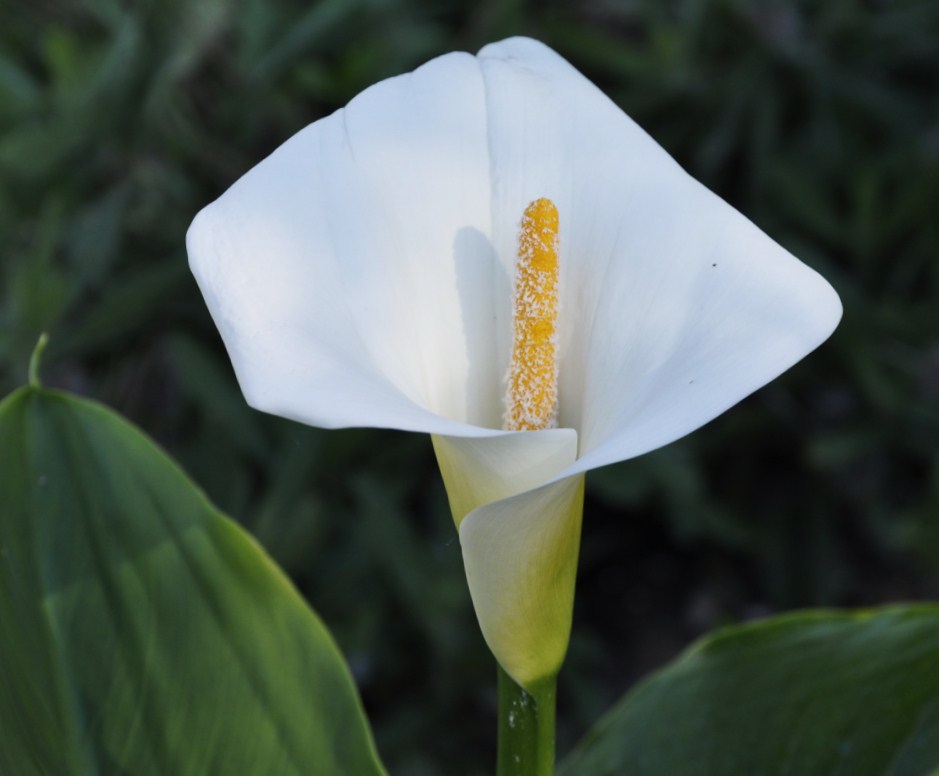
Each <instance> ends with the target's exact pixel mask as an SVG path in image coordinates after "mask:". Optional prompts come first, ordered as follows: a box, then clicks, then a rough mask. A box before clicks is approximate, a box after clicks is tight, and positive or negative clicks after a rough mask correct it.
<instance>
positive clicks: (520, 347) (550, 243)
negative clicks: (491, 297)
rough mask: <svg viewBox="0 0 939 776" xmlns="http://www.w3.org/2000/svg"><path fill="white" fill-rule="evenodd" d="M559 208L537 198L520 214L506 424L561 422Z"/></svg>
mask: <svg viewBox="0 0 939 776" xmlns="http://www.w3.org/2000/svg"><path fill="white" fill-rule="evenodd" d="M558 274H559V273H558V209H557V207H555V205H554V203H553V202H552V201H551V200H550V199H546V198H541V199H536V200H535V201H534V202H532V203H531V204H530V205H529V206H528V207H527V208H525V214H524V215H523V216H522V223H521V230H520V233H519V239H518V260H517V261H516V264H515V295H514V308H513V309H514V314H513V326H514V339H513V343H512V365H511V367H510V368H509V378H508V391H507V395H506V409H505V419H504V427H505V428H506V429H508V430H510V431H536V430H538V429H544V428H554V427H555V426H557V415H558V360H557V321H558V285H559V282H558Z"/></svg>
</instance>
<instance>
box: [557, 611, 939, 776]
mask: <svg viewBox="0 0 939 776" xmlns="http://www.w3.org/2000/svg"><path fill="white" fill-rule="evenodd" d="M936 772H939V606H933V605H920V606H906V607H900V606H898V607H891V608H886V609H881V610H873V611H868V612H860V613H855V614H846V613H832V612H809V613H796V614H790V615H784V616H781V617H777V618H774V619H770V620H766V621H763V622H760V623H755V624H749V625H743V626H738V627H732V628H727V629H725V630H722V631H719V632H718V633H717V634H715V635H713V636H710V637H708V638H705V639H704V640H703V641H701V642H700V643H699V644H697V645H696V646H694V647H692V648H691V649H690V650H689V651H688V652H686V653H685V654H684V655H683V656H682V657H680V658H679V659H678V660H677V661H676V662H674V663H673V664H672V665H670V666H669V667H667V668H666V669H665V670H663V671H662V672H660V673H659V674H657V675H656V676H654V677H652V678H651V679H649V680H648V681H646V682H645V683H644V684H642V685H640V686H639V687H638V688H637V689H636V690H635V691H633V692H631V693H630V694H629V695H627V696H626V698H625V699H624V700H623V701H621V702H620V704H619V705H618V706H617V707H615V708H614V709H613V711H612V712H610V713H609V714H608V715H607V716H606V717H605V718H604V719H602V720H601V721H600V723H599V724H598V725H597V726H596V727H595V728H594V730H593V731H591V732H590V733H589V734H588V735H587V736H586V738H585V739H584V740H583V741H582V742H581V743H580V744H579V745H578V747H577V748H576V749H575V750H574V752H572V753H571V755H570V756H569V757H568V758H567V760H566V761H565V762H564V765H563V767H562V769H561V774H562V776H602V775H606V774H610V776H612V775H613V774H617V775H619V774H629V776H644V775H647V774H648V775H653V774H654V776H664V775H665V774H681V776H696V775H698V774H700V775H701V776H704V775H705V774H706V775H707V776H737V775H738V774H739V775H740V776H763V775H766V776H769V774H774V775H776V774H778V775H780V776H782V774H787V775H791V776H835V775H836V774H840V775H841V776H875V774H876V776H886V775H887V774H890V775H891V776H925V775H926V774H933V773H936Z"/></svg>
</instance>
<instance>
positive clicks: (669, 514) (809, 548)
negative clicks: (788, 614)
mask: <svg viewBox="0 0 939 776" xmlns="http://www.w3.org/2000/svg"><path fill="white" fill-rule="evenodd" d="M2 14H3V22H2V24H0V235H2V237H0V251H2V253H0V390H2V392H3V393H6V392H8V391H9V390H11V389H12V388H14V387H15V386H17V385H19V384H21V383H22V382H23V381H24V379H25V375H26V365H27V361H28V356H29V352H30V350H31V349H32V346H33V344H34V343H35V340H36V338H37V336H38V334H39V332H40V331H42V330H48V331H49V332H50V334H51V336H52V340H51V344H50V347H49V350H48V352H47V356H46V359H45V366H44V375H45V382H46V383H47V384H49V385H53V386H56V387H62V388H67V389H69V390H72V391H76V392H78V393H81V394H85V395H89V396H93V397H95V398H97V399H99V400H101V401H103V402H105V403H107V404H109V405H111V406H113V407H115V408H116V409H118V410H119V411H120V412H122V413H124V414H125V415H127V416H128V417H129V418H130V419H132V420H133V421H134V422H136V423H137V424H138V425H140V426H141V427H142V428H143V429H144V430H145V431H146V432H147V433H149V434H150V435H152V436H154V437H155V438H156V439H157V440H158V441H160V442H161V443H162V444H163V445H164V446H165V447H166V448H167V449H168V450H169V451H170V453H172V454H173V455H174V456H175V457H177V458H178V459H179V460H180V462H181V463H182V464H183V465H184V467H185V468H186V469H187V470H188V471H189V472H190V473H191V474H192V475H193V477H194V478H195V479H196V480H197V481H198V482H199V483H200V484H201V485H203V486H204V487H205V488H206V490H207V491H208V493H209V494H210V496H211V497H212V498H213V499H214V500H215V502H216V503H217V504H218V505H219V506H220V507H221V508H222V509H224V510H226V511H228V512H229V513H231V514H233V515H234V516H236V517H237V518H238V519H240V520H241V521H242V522H243V523H244V524H245V525H246V526H247V527H248V528H249V529H250V530H251V531H253V532H254V533H255V534H256V535H257V536H258V537H259V538H260V539H261V540H262V541H263V542H264V544H265V545H266V546H267V547H268V549H269V550H270V552H271V553H273V555H274V556H275V557H276V558H277V559H278V560H279V561H280V562H281V563H282V564H283V565H284V567H285V568H286V569H287V570H288V571H289V572H290V574H291V575H292V576H293V577H294V578H295V580H297V582H298V584H299V585H300V587H301V589H302V590H303V591H304V592H305V594H306V595H307V596H308V598H309V600H310V601H311V602H312V603H313V605H314V606H315V607H316V608H317V610H318V611H319V612H320V613H321V615H322V616H323V618H324V619H325V621H326V622H327V623H328V624H329V626H330V627H331V628H332V629H333V631H334V633H335V635H336V637H337V639H338V641H339V642H340V644H341V646H342V648H343V650H344V651H345V653H346V655H347V658H348V660H349V662H350V664H351V667H352V670H353V673H354V675H355V677H356V679H357V681H358V683H359V686H360V688H361V691H362V693H363V696H364V700H365V704H366V706H367V708H368V710H369V712H370V715H371V718H372V720H373V723H374V727H375V732H376V736H377V739H378V743H379V748H380V750H381V751H382V753H383V756H384V759H385V761H386V763H387V764H388V766H389V768H390V769H391V771H392V772H393V773H395V774H405V775H409V774H425V773H427V774H429V773H437V772H443V773H450V772H469V771H471V770H472V769H473V768H476V769H478V770H483V769H486V768H488V767H489V765H490V763H491V760H492V755H493V748H494V729H495V718H494V715H495V690H494V686H495V683H494V671H493V669H492V666H491V665H490V662H489V658H488V657H487V654H486V651H485V647H484V645H483V642H482V639H481V637H480V636H479V634H478V629H477V626H476V623H475V620H474V617H473V614H472V610H471V607H470V604H469V599H468V595H467V592H466V587H465V582H464V580H463V576H462V569H461V563H460V553H459V546H458V543H457V541H456V538H455V535H454V531H453V527H452V523H451V522H450V519H449V515H448V513H447V508H446V500H445V497H444V493H443V489H442V486H441V484H440V482H439V478H438V474H437V473H436V469H435V466H434V461H433V455H432V452H431V449H430V443H429V440H428V439H426V438H424V437H420V436H411V435H406V434H401V433H394V432H373V431H347V432H328V433H327V432H322V431H318V430H315V429H307V428H303V427H301V426H298V425H296V424H292V423H289V422H286V421H281V420H278V419H275V418H269V417H266V416H263V415H260V414H259V413H256V412H254V411H252V410H249V409H248V408H247V407H246V405H245V404H244V402H243V400H242V398H241V395H240V393H239V391H238V389H237V386H236V384H235V381H234V376H233V374H232V371H231V368H230V366H229V364H228V361H227V359H226V357H225V355H224V353H223V351H222V348H221V343H220V340H219V338H218V336H217V334H216V331H215V328H214V326H213V325H212V322H211V321H210V319H209V317H208V313H207V312H206V310H205V308H204V305H203V304H202V301H201V298H200V297H199V293H198V291H197V289H196V286H195V283H194V282H193V280H192V278H191V277H190V275H189V273H188V269H187V266H186V257H185V250H184V245H183V238H184V234H185V230H186V227H187V226H188V224H189V221H190V220H191V218H192V216H193V215H194V214H195V212H196V211H197V210H198V209H199V208H200V207H201V206H202V205H203V204H205V203H206V202H208V201H210V200H211V199H213V198H214V197H215V196H217V195H218V194H219V193H221V192H222V191H223V190H224V189H225V188H227V186H228V185H230V184H231V183H232V182H233V181H234V180H235V179H236V178H237V177H238V176H239V175H241V174H242V173H243V172H244V171H245V170H247V169H248V168H249V167H250V166H252V165H253V164H254V163H256V162H257V161H258V160H260V159H261V158H262V157H263V156H264V155H266V154H267V153H269V152H270V151H271V150H273V149H274V148H275V147H276V146H277V145H279V144H280V143H281V142H282V141H284V140H285V139H286V138H287V137H289V136H290V135H291V134H293V133H294V132H295V131H297V130H298V129H300V128H301V127H303V126H304V125H306V124H307V123H309V122H310V121H313V120H314V119H316V118H318V117H320V116H322V115H324V114H326V113H328V112H330V111H332V110H333V109H335V108H336V107H339V106H340V105H342V104H344V103H345V102H346V101H347V100H348V99H349V98H350V97H351V96H353V95H354V94H355V93H357V92H358V91H360V90H361V89H363V88H365V87H366V86H368V85H369V84H371V83H373V82H374V81H376V80H378V79H380V78H383V77H385V76H389V75H393V74H396V73H399V72H402V71H406V70H409V69H411V68H413V67H415V66H416V65H418V64H420V63H421V62H423V61H425V60H427V59H429V58H430V57H433V56H435V55H437V54H440V53H443V52H446V51H449V50H452V49H465V50H470V51H474V50H476V49H477V48H479V47H480V46H481V45H483V44H484V43H486V42H489V41H492V40H496V39H499V38H502V37H505V36H507V35H510V34H518V33H521V34H528V35H532V36H534V37H538V38H540V39H542V40H544V41H545V42H547V43H548V44H550V45H552V46H553V47H554V48H556V49H557V50H558V51H559V52H560V53H561V54H563V55H564V56H565V57H567V58H568V59H569V60H570V61H571V62H573V63H574V64H575V65H576V66H577V67H578V68H580V69H581V70H582V71H583V72H584V73H585V74H587V75H588V76H589V77H590V78H592V79H593V80H594V81H596V82H597V83H598V84H599V85H600V86H601V87H602V88H603V89H604V90H605V91H607V93H608V94H610V95H611V96H612V97H613V98H614V99H615V100H616V101H617V102H618V103H619V104H620V105H621V106H622V107H623V108H624V109H625V110H626V111H627V112H628V113H629V114H630V115H631V116H632V117H633V118H635V119H636V120H637V121H638V122H639V123H640V124H641V125H642V126H643V127H645V128H646V129H647V130H648V131H649V132H650V133H651V134H652V135H653V136H654V137H655V138H656V139H657V140H658V141H659V142H660V143H662V144H663V145H664V146H665V147H666V149H667V150H668V151H669V152H670V153H672V154H673V155H674V156H675V157H676V158H677V159H678V160H679V162H681V163H682V164H683V165H684V166H685V167H686V168H687V169H688V170H689V171H690V172H691V173H692V174H694V175H695V176H696V177H698V178H699V179H700V180H702V181H703V182H704V183H705V184H706V185H707V186H709V187H710V188H712V189H714V190H715V191H717V192H718V193H719V194H720V195H721V196H723V197H724V198H725V199H727V200H728V201H730V202H731V204H733V205H734V206H735V207H737V208H738V209H740V210H741V211H743V212H744V213H745V214H746V215H747V216H748V217H750V218H751V219H752V220H754V221H755V222H756V223H757V224H758V225H759V226H761V227H762V228H763V229H764V230H766V231H767V232H769V234H770V235H772V236H773V237H774V238H775V239H777V240H778V241H779V242H781V243H782V244H783V245H785V246H786V247H787V248H789V249H790V250H791V251H792V252H793V253H795V254H796V255H797V256H799V257H800V258H802V259H803V260H804V261H805V262H807V263H808V264H809V265H811V266H813V267H815V268H816V269H818V270H819V271H820V272H821V273H822V274H823V275H825V276H826V277H827V278H829V280H830V281H831V282H832V283H833V285H834V286H835V288H836V289H837V290H838V291H839V292H840V294H841V296H842V299H843V301H844V305H845V319H844V321H843V323H842V324H841V327H840V328H839V329H838V331H837V332H836V333H835V335H834V336H833V338H832V339H831V340H830V341H829V342H828V343H826V344H825V345H824V346H823V347H822V348H821V349H820V350H819V351H818V352H817V353H815V354H813V355H812V356H810V357H809V358H808V359H807V360H806V361H804V362H803V363H801V364H800V365H799V366H797V367H796V368H794V369H793V370H791V371H790V372H789V373H788V374H787V375H786V376H785V377H784V378H782V379H781V380H779V381H777V382H775V383H773V384H772V385H771V386H769V387H767V388H765V389H763V390H762V391H760V392H759V393H757V394H756V395H755V396H753V397H751V398H750V399H748V400H746V401H745V402H744V403H743V404H742V405H740V406H738V407H737V408H735V409H734V410H733V411H731V412H730V413H728V414H727V415H726V416H724V417H722V418H721V419H719V420H717V421H715V422H714V423H712V424H711V425H710V426H708V427H707V428H706V429H704V430H703V431H700V432H698V433H696V434H694V435H693V436H691V437H690V438H688V439H685V440H683V441H681V442H679V443H676V444H674V445H671V446H670V447H668V448H666V449H664V450H662V451H659V452H657V453H654V454H652V455H649V456H646V457H644V458H642V459H639V460H636V461H633V462H627V463H624V464H620V465H617V466H613V467H609V468H607V469H604V470H601V471H598V472H593V473H591V475H590V476H589V477H588V503H587V514H586V519H585V527H584V544H583V550H582V562H581V572H580V579H579V591H578V600H577V610H576V614H575V618H576V622H575V630H574V637H573V640H572V644H571V652H570V657H569V660H568V664H567V667H566V669H565V672H564V674H563V676H562V680H561V687H560V731H559V733H560V742H561V748H562V750H564V749H567V748H568V747H569V746H570V745H571V744H572V743H573V742H574V741H575V740H576V738H577V737H578V736H579V735H580V734H581V733H582V732H583V731H584V730H585V729H586V727H587V726H588V725H589V724H590V723H591V722H592V721H593V720H594V719H595V718H596V717H597V716H598V715H599V714H600V712H601V711H602V710H604V709H605V708H606V707H607V706H608V705H609V704H610V703H611V702H612V701H613V700H614V699H615V698H616V697H617V696H618V695H619V694H620V693H621V692H622V691H624V690H625V689H626V688H627V687H629V686H631V684H632V683H633V682H635V680H636V679H637V678H638V677H639V676H641V675H642V674H644V673H645V672H647V671H648V670H650V669H651V668H653V667H656V666H659V665H661V664H663V663H664V662H665V661H666V660H668V659H669V658H670V657H671V656H673V655H674V654H675V653H676V651H677V650H679V649H680V648H681V647H682V646H683V645H685V644H686V643H688V641H689V640H690V639H692V638H694V637H695V636H697V635H699V634H701V633H703V632H705V631H707V630H710V629H712V628H713V627H715V626H717V625H720V624H724V623H728V622H734V621H738V620H741V619H747V618H752V617H755V616H759V615H763V614H768V613H772V612H777V611H780V610H784V609H790V608H795V607H804V606H814V605H822V604H823V605H837V606H842V605H847V606H850V605H864V604H872V603H878V602H886V601H898V600H908V599H920V598H937V597H939V457H937V448H939V301H937V300H939V53H937V51H939V49H937V41H939V3H936V2H934V0H920V1H918V2H917V1H914V0H907V1H906V2H903V1H901V0H895V1H894V2H888V1H887V0H883V1H882V2H873V1H871V2H858V1H853V2H841V1H839V0H828V1H827V2H813V3H808V2H806V3H773V2H756V0H753V1H752V2H744V1H743V0H740V1H737V2H731V1H730V0H727V1H725V2H717V1H716V0H715V1H714V2H705V1H700V2H692V1H688V2H625V1H623V2H614V0H607V2H600V1H599V0H588V1H587V2H578V3H575V2H542V3H533V2H517V1H515V2H512V1H510V2H497V1H496V0H486V1H485V2H479V3H471V2H463V1H461V0H449V2H440V3H429V2H419V0H326V1H325V2H319V3H306V4H304V3H297V2H280V3H272V2H266V1H264V0H246V1H245V2H234V0H208V1H206V2H189V3H183V2H176V1H175V0H159V1H158V0H151V1H150V2H138V3H133V4H131V3H119V2H116V1H113V2H112V1H110V0H89V1H88V2H84V3H78V2H76V3H68V2H61V1H60V2H50V1H47V2H43V1H42V0H37V1H36V2H32V3H25V2H16V3H14V4H12V5H11V4H7V5H6V6H5V7H4V8H3V11H2Z"/></svg>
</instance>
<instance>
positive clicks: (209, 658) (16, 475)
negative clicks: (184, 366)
mask: <svg viewBox="0 0 939 776" xmlns="http://www.w3.org/2000/svg"><path fill="white" fill-rule="evenodd" d="M0 464H2V465H0V773H10V774H14V773H15V774H30V773H50V774H52V773H55V774H89V773H109V774H135V776H136V775H138V774H139V775H141V776H146V775H148V774H153V776H158V775H161V774H179V775H180V776H185V775H187V774H192V775H193V776H196V775H197V774H198V775H201V774H213V773H218V774H234V773H264V774H288V775H289V774H301V773H302V774H309V773H322V774H349V773H355V774H365V775H368V774H382V773H384V771H383V769H382V767H381V765H380V764H379V762H378V758H377V755H376V753H375V749H374V744H373V742H372V737H371V733H370V731H369V729H368V725H367V722H366V720H365V717H364V714H363V712H362V708H361V705H360V702H359V700H358V696H357V693H356V690H355V687H354V685H353V683H352V679H351V677H350V675H349V671H348V669H347V668H346V666H345V663H344V662H343V660H342V657H341V655H340V653H339V652H338V650H337V648H336V646H335V644H334V642H333V640H332V638H331V636H330V635H329V633H328V631H327V630H326V629H325V627H324V626H323V624H322V623H321V622H320V621H319V619H318V618H317V617H316V616H315V615H314V614H313V612H312V611H311V610H310V609H309V608H308V607H307V606H306V604H305V603H304V601H303V600H302V599H301V597H300V596H299V595H298V593H297V592H296V590H295V589H294V588H293V587H292V585H291V584H290V582H289V581H288V579H287V578H286V577H285V576H284V574H283V573H282V572H281V571H280V570H279V569H278V568H277V567H276V566H275V565H274V564H273V562H272V561H271V560H270V559H269V558H268V556H267V555H266V554H265V553H264V552H263V551H262V550H261V549H260V547H259V546H258V545H257V544H256V543H255V541H254V540H253V539H251V538H250V537H249V536H248V534H246V533H245V532H244V531H243V530H242V529H241V528H239V527H238V526H237V525H236V524H235V523H234V522H232V521H231V520H229V519H228V518H226V517H225V516H224V515H222V514H220V513H219V512H218V511H216V510H215V509H214V508H213V507H212V505H211V504H209V502H208V501H207V500H206V499H205V497H204V496H203V495H202V493H201V492H200V491H199V490H198V489H197V488H195V487H194V485H193V484H192V483H191V482H190V481H189V480H188V479H187V478H186V476H185V475H184V474H183V473H182V471H181V470H180V469H179V468H178V467H177V466H176V465H175V464H174V463H173V462H172V461H171V460H170V459H169V458H168V457H167V456H166V455H165V454H164V453H162V452H161V451H159V450H158V449H157V448H156V447H155V446H154V445H153V444H152V443H151V442H150V441H149V440H148V439H147V438H146V437H145V436H144V435H143V434H141V433H140V432H139V431H137V430H136V429H135V428H133V427H132V426H130V425H129V424H128V423H126V422H125V421H124V420H122V419H121V418H119V417H118V416H116V415H115V414H114V413H112V412H110V411H109V410H107V409H105V408H103V407H102V406H99V405H96V404H93V403H91V402H88V401H84V400H79V399H76V398H73V397H70V396H68V395H65V394H60V393H55V392H50V391H44V390H39V389H33V388H28V389H22V390H20V391H17V392H16V393H14V394H12V395H11V396H10V397H8V398H7V399H6V400H5V401H4V402H3V403H2V404H0Z"/></svg>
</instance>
